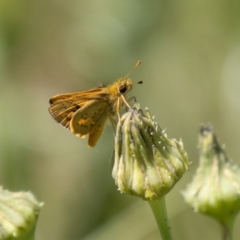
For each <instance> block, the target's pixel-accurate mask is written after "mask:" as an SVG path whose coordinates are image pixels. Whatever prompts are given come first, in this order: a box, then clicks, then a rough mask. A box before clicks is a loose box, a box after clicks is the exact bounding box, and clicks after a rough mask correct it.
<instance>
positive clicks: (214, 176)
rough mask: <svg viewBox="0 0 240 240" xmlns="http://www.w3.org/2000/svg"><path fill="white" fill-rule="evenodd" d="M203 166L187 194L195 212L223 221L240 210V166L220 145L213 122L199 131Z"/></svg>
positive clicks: (186, 191)
mask: <svg viewBox="0 0 240 240" xmlns="http://www.w3.org/2000/svg"><path fill="white" fill-rule="evenodd" d="M199 150H200V165H199V168H198V170H197V172H196V175H195V177H194V179H193V181H192V182H191V183H190V184H189V186H188V187H187V189H186V190H185V191H184V193H183V195H184V198H185V200H186V202H187V203H188V204H189V205H190V206H192V207H193V208H194V210H195V211H197V212H200V213H203V214H206V215H209V216H211V217H214V218H216V219H218V220H220V221H223V220H224V219H228V218H231V216H233V217H234V216H235V215H236V214H237V213H238V211H239V210H240V169H239V167H238V166H237V165H236V164H234V163H233V162H232V161H230V160H229V159H228V157H227V155H226V153H225V151H224V150H223V148H222V147H221V146H220V145H219V143H218V141H217V139H216V136H215V135H214V133H213V130H212V127H211V126H210V125H205V126H202V127H201V129H200V134H199Z"/></svg>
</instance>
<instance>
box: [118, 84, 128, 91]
mask: <svg viewBox="0 0 240 240" xmlns="http://www.w3.org/2000/svg"><path fill="white" fill-rule="evenodd" d="M118 91H119V92H120V93H125V92H126V91H127V86H126V85H121V86H120V87H119V89H118Z"/></svg>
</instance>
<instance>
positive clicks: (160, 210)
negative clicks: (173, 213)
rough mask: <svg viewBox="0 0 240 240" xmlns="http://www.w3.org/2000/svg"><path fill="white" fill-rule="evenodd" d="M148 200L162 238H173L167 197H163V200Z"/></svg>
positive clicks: (169, 239) (168, 239)
mask: <svg viewBox="0 0 240 240" xmlns="http://www.w3.org/2000/svg"><path fill="white" fill-rule="evenodd" d="M148 202H149V204H150V207H151V209H152V211H153V214H154V217H155V219H156V222H157V225H158V228H159V231H160V233H161V236H162V240H172V239H173V238H172V235H171V231H170V226H169V223H168V216H167V208H166V204H165V197H163V198H162V199H161V200H149V201H148Z"/></svg>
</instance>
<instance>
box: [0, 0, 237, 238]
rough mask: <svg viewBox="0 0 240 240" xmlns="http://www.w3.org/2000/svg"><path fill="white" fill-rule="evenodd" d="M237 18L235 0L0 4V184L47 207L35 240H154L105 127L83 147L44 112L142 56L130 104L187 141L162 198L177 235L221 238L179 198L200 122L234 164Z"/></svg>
mask: <svg viewBox="0 0 240 240" xmlns="http://www.w3.org/2000/svg"><path fill="white" fill-rule="evenodd" d="M239 12H240V2H239V1H236V0H235V1H228V2H227V1H221V0H220V1H204V0H203V1H176V0H175V1H143V0H142V1H136V0H135V1H126V0H122V1H110V0H102V1H97V0H88V1H69V2H68V1H62V0H59V1H54V0H48V1H27V0H21V1H17V0H7V1H6V0H0V109H1V117H0V180H1V181H0V183H1V185H3V186H4V188H7V189H9V190H11V191H20V190H26V191H27V190H30V191H32V192H33V193H34V194H35V195H36V196H37V198H38V199H39V200H40V201H43V202H44V203H45V205H44V207H43V209H42V211H41V214H40V218H39V221H38V225H37V229H36V239H37V240H48V239H49V240H66V239H67V240H77V239H83V240H96V239H97V240H99V239H100V240H103V239H104V240H106V239H116V240H118V239H119V240H120V239H126V240H146V239H148V240H155V239H160V235H159V233H158V230H157V227H156V223H155V222H154V219H153V215H152V213H151V211H150V207H149V206H148V205H147V203H145V202H144V201H142V200H141V199H138V198H136V197H132V196H128V195H121V194H120V193H119V192H118V191H117V188H116V187H115V185H114V181H113V179H112V177H111V169H110V164H109V161H110V158H111V154H112V150H113V144H114V137H113V131H112V127H111V126H107V127H106V129H105V131H104V133H103V135H102V137H101V139H100V140H99V142H98V144H97V146H96V147H95V148H93V149H90V148H88V147H87V139H79V138H77V137H74V135H72V134H71V133H70V132H69V131H67V130H65V129H64V128H63V127H61V126H60V125H58V124H56V122H55V121H54V120H53V119H52V118H51V116H50V114H49V113H48V100H49V98H50V97H51V96H53V95H55V94H59V93H66V92H76V91H82V90H87V89H91V88H94V87H96V86H99V84H100V83H103V84H108V83H111V82H113V81H114V80H116V79H117V78H119V77H122V76H125V75H126V74H127V73H128V72H129V71H130V70H131V69H132V68H133V66H134V65H135V63H136V62H137V60H139V59H141V60H142V65H141V66H140V67H139V68H138V69H137V70H136V71H135V72H134V73H133V74H132V75H131V78H132V79H133V81H136V82H137V81H139V80H143V82H144V84H143V85H135V86H134V89H133V91H132V92H131V94H130V95H129V97H130V96H133V95H134V96H136V97H137V100H138V102H140V103H141V106H142V107H143V108H144V107H148V108H149V109H150V111H151V113H152V114H153V115H155V116H156V120H157V121H158V122H159V124H160V126H161V127H162V128H167V134H168V136H170V137H173V138H177V139H179V138H182V139H183V142H184V146H185V149H186V151H187V152H188V155H189V159H190V161H192V164H191V168H190V171H189V172H187V173H186V174H185V175H184V177H183V179H182V180H181V181H180V182H179V183H178V184H177V185H176V186H175V187H174V189H173V190H172V191H171V193H170V194H168V195H167V199H166V200H167V207H168V212H169V215H170V223H171V227H172V232H173V236H174V239H176V240H180V239H181V240H183V239H184V240H192V239H195V240H200V239H219V238H220V233H219V227H218V225H217V224H216V223H215V222H214V221H213V220H211V219H210V218H208V217H205V216H199V215H196V214H194V213H193V211H192V210H191V209H190V208H189V207H188V206H187V205H186V204H185V203H184V201H183V198H182V196H181V194H180V192H181V191H182V190H183V189H184V188H185V186H186V184H187V183H188V182H189V181H190V180H191V179H192V176H193V175H194V172H195V169H196V167H197V165H198V150H197V134H198V128H199V125H200V124H201V123H207V122H211V123H212V124H213V127H214V130H215V132H216V133H217V135H218V136H219V140H220V142H222V143H225V144H226V145H227V149H226V150H227V153H228V155H229V157H230V158H232V159H234V160H235V162H237V163H240V161H239V157H238V156H239V149H238V148H239V139H240V124H239V119H240V104H239V102H240V81H239V78H240V14H239ZM236 225H239V219H238V220H237V222H236ZM234 236H235V239H237V236H240V229H239V228H237V227H236V229H235V231H234Z"/></svg>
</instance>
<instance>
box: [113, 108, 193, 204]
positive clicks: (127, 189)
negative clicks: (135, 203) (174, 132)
mask: <svg viewBox="0 0 240 240" xmlns="http://www.w3.org/2000/svg"><path fill="white" fill-rule="evenodd" d="M188 165H189V162H188V157H187V153H186V152H185V151H184V149H183V143H182V142H181V141H180V142H178V141H176V140H175V139H170V138H168V137H167V134H166V133H165V132H164V131H162V130H161V128H160V127H159V125H158V124H157V123H156V122H155V121H154V120H153V117H151V115H150V113H149V111H148V110H147V109H146V110H145V111H142V110H141V109H140V107H139V105H138V104H135V106H134V108H133V109H129V111H128V112H127V113H125V114H124V115H123V116H122V118H121V119H120V121H119V122H118V125H117V131H116V137H115V156H114V163H113V169H112V176H113V178H114V179H115V183H116V185H117V186H118V188H119V190H120V191H121V192H122V193H129V194H133V195H136V196H139V197H141V198H143V199H145V200H149V199H160V198H162V197H163V196H164V195H165V194H166V193H168V192H169V191H170V190H171V189H172V188H173V186H174V185H175V184H176V183H177V182H178V180H179V179H180V178H181V177H182V175H183V174H184V173H185V171H186V170H187V169H188Z"/></svg>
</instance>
